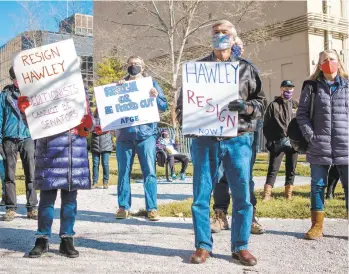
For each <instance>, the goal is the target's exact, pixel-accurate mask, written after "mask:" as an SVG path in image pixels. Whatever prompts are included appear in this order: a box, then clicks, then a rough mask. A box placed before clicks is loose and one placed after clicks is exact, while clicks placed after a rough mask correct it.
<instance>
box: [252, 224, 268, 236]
mask: <svg viewBox="0 0 349 274" xmlns="http://www.w3.org/2000/svg"><path fill="white" fill-rule="evenodd" d="M264 232H265V230H264V228H263V226H262V225H261V224H259V223H257V221H254V222H252V225H251V234H263V233H264Z"/></svg>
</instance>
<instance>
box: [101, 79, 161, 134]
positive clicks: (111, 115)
mask: <svg viewBox="0 0 349 274" xmlns="http://www.w3.org/2000/svg"><path fill="white" fill-rule="evenodd" d="M151 88H153V81H152V79H151V77H145V78H142V79H139V80H136V81H127V82H125V83H124V84H108V85H105V86H99V87H95V88H94V92H95V97H96V102H97V108H98V114H99V118H100V121H101V128H102V130H103V131H108V130H115V129H120V128H126V127H131V126H137V125H143V124H147V123H153V122H159V121H160V117H159V110H158V105H157V103H156V98H155V97H150V95H149V92H150V89H151Z"/></svg>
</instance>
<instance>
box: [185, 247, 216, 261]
mask: <svg viewBox="0 0 349 274" xmlns="http://www.w3.org/2000/svg"><path fill="white" fill-rule="evenodd" d="M210 255H211V254H210V252H208V251H207V250H206V249H203V248H197V249H196V251H195V252H194V253H193V254H192V255H191V256H190V262H191V263H192V264H203V263H204V262H206V260H207V258H209V257H210Z"/></svg>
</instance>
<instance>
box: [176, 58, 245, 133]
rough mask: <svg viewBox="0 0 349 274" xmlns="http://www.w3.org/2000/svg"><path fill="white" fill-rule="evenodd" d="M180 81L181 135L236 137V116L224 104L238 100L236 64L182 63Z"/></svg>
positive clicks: (237, 66) (237, 69) (237, 68)
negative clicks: (181, 96)
mask: <svg viewBox="0 0 349 274" xmlns="http://www.w3.org/2000/svg"><path fill="white" fill-rule="evenodd" d="M182 78H183V85H182V88H183V129H182V132H183V135H187V134H194V135H198V136H217V137H219V136H222V137H233V136H236V135H237V128H238V113H237V112H231V111H229V109H228V104H229V102H231V101H233V100H236V99H238V97H239V63H238V62H189V63H185V64H183V67H182Z"/></svg>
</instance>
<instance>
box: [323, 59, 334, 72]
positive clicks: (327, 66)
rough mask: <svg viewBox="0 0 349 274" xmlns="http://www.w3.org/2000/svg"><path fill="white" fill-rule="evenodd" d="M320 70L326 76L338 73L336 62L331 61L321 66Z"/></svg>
mask: <svg viewBox="0 0 349 274" xmlns="http://www.w3.org/2000/svg"><path fill="white" fill-rule="evenodd" d="M321 70H322V71H323V72H324V73H327V74H332V73H335V72H337V71H338V62H335V61H331V60H329V61H326V62H325V63H323V64H322V65H321Z"/></svg>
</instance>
